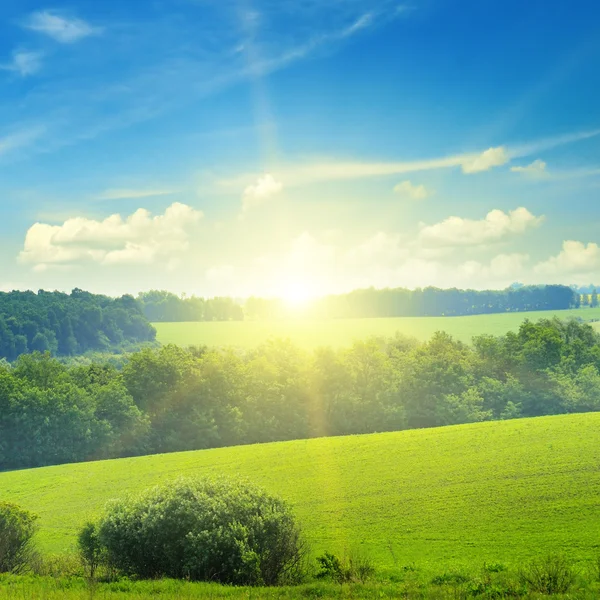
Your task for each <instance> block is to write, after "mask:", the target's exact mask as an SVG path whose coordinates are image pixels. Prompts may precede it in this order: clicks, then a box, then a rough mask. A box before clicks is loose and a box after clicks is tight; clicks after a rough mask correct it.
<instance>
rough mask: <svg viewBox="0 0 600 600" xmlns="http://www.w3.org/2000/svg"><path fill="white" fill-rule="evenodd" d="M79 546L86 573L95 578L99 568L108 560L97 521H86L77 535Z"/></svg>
mask: <svg viewBox="0 0 600 600" xmlns="http://www.w3.org/2000/svg"><path fill="white" fill-rule="evenodd" d="M77 548H78V550H79V558H80V559H81V562H82V564H83V567H84V569H85V570H86V575H87V576H88V577H89V578H90V579H94V577H95V576H96V571H97V570H98V568H99V567H100V566H101V565H102V564H103V563H105V562H106V550H105V548H104V547H103V546H102V543H101V542H100V537H99V536H98V528H97V527H96V524H95V523H86V524H85V525H84V526H83V528H82V529H81V530H80V532H79V535H78V536H77Z"/></svg>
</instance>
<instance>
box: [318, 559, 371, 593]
mask: <svg viewBox="0 0 600 600" xmlns="http://www.w3.org/2000/svg"><path fill="white" fill-rule="evenodd" d="M317 565H318V568H319V570H318V572H317V575H316V577H317V579H329V580H331V581H334V582H335V583H339V584H340V585H341V584H344V583H366V582H367V581H369V580H370V579H372V578H373V576H374V575H375V565H374V564H373V562H372V561H371V560H370V559H369V558H368V557H367V556H365V555H364V554H360V553H352V554H350V555H349V556H345V557H344V558H343V559H340V558H339V557H337V556H336V555H335V554H331V552H325V554H323V555H322V556H317Z"/></svg>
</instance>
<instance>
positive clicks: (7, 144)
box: [0, 126, 46, 156]
mask: <svg viewBox="0 0 600 600" xmlns="http://www.w3.org/2000/svg"><path fill="white" fill-rule="evenodd" d="M45 131H46V128H45V127H43V126H38V127H30V128H28V129H23V130H21V131H17V132H15V133H10V134H8V135H5V136H4V137H0V156H2V155H3V154H8V153H9V152H11V151H13V150H17V149H19V148H24V147H26V146H29V145H30V144H32V143H34V142H35V141H37V140H38V139H39V138H40V137H42V135H44V133H45Z"/></svg>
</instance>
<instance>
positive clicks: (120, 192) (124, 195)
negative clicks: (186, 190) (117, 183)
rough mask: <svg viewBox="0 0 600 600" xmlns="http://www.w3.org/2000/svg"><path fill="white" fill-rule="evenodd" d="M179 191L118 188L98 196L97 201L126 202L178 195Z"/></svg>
mask: <svg viewBox="0 0 600 600" xmlns="http://www.w3.org/2000/svg"><path fill="white" fill-rule="evenodd" d="M177 192H178V190H174V189H168V188H164V189H163V188H148V189H139V190H136V189H130V188H116V189H109V190H105V191H104V192H102V193H101V194H99V195H98V196H96V199H97V200H125V199H133V198H149V197H151V196H170V195H171V194H176V193H177Z"/></svg>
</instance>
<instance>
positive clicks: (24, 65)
mask: <svg viewBox="0 0 600 600" xmlns="http://www.w3.org/2000/svg"><path fill="white" fill-rule="evenodd" d="M41 67H42V54H41V53H40V52H29V51H27V50H16V51H15V52H13V55H12V61H11V62H10V63H7V64H0V69H1V70H3V71H12V72H14V73H18V74H19V75H21V77H27V76H28V75H33V74H34V73H37V72H38V71H39V70H40V69H41Z"/></svg>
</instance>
